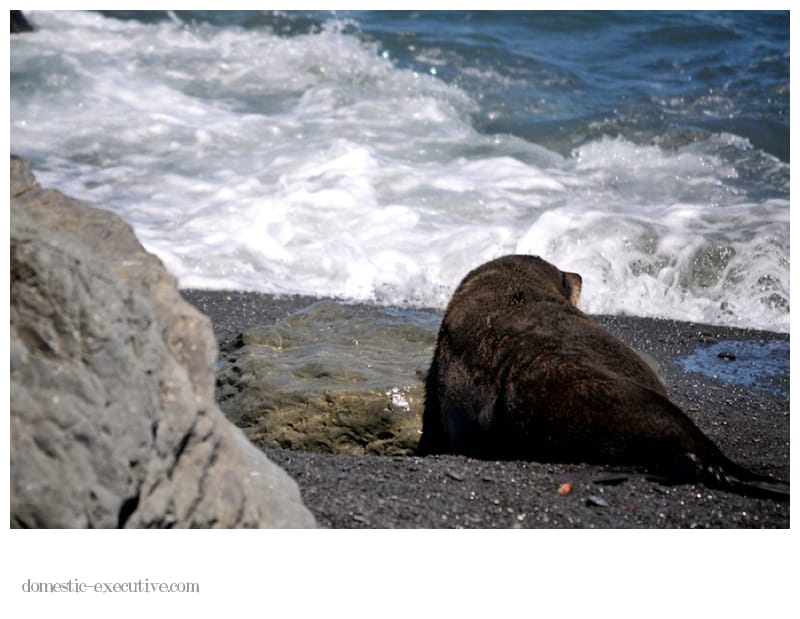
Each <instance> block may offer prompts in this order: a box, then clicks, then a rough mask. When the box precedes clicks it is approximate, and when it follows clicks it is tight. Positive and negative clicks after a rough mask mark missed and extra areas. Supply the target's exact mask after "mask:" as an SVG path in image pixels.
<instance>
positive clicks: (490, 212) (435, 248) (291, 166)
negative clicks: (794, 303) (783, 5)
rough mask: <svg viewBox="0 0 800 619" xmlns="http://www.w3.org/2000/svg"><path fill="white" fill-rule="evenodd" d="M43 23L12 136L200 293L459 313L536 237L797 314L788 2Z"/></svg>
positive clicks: (70, 15) (623, 302)
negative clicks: (466, 289)
mask: <svg viewBox="0 0 800 619" xmlns="http://www.w3.org/2000/svg"><path fill="white" fill-rule="evenodd" d="M28 16H29V18H30V20H31V21H32V22H33V23H34V25H35V26H36V27H37V31H36V32H35V33H32V34H24V35H12V37H11V46H10V64H11V132H10V135H11V150H12V152H14V153H16V154H19V155H21V156H23V157H26V158H28V159H30V160H31V161H32V163H33V167H34V171H35V173H36V174H37V176H38V178H39V180H40V182H42V183H43V184H44V185H46V186H51V187H56V188H58V189H61V190H62V191H64V192H66V193H69V194H70V195H73V196H75V197H78V198H80V199H83V200H86V201H89V202H91V203H93V204H95V205H97V206H100V207H102V208H106V209H109V210H112V211H114V212H116V213H118V214H119V215H121V216H122V217H123V218H125V219H126V220H127V221H128V222H129V223H130V224H131V225H132V226H133V227H134V229H135V231H136V234H137V236H138V237H139V239H140V240H141V242H142V243H143V244H144V245H145V247H146V248H147V249H148V250H150V251H152V252H154V253H155V254H157V255H158V256H159V257H160V258H161V259H162V260H163V261H164V263H165V265H166V266H167V268H168V269H169V270H170V271H171V272H172V273H174V274H175V275H176V277H177V278H178V280H179V284H180V285H181V286H182V287H194V288H209V289H239V290H254V291H262V292H271V293H302V294H313V295H318V296H333V297H337V298H342V299H349V300H357V301H365V302H373V303H377V304H381V305H387V306H399V307H403V306H434V307H444V306H445V305H446V303H447V300H448V299H449V296H450V294H451V293H452V291H453V289H454V288H455V286H456V285H457V284H458V282H459V281H460V279H461V278H462V277H463V276H464V275H465V274H466V273H467V272H468V271H469V270H470V269H471V268H473V267H475V266H477V265H478V264H480V263H482V262H484V261H486V260H489V259H491V258H494V257H497V256H500V255H503V254H507V253H514V252H522V253H534V254H539V255H541V256H543V257H544V258H546V259H548V260H550V261H552V262H553V263H555V264H556V265H557V266H559V267H560V268H562V269H564V270H570V271H576V272H578V273H580V274H581V275H582V276H583V281H584V285H583V298H582V302H581V306H582V308H583V309H584V310H585V311H587V312H590V313H613V314H619V313H624V314H632V315H639V316H661V317H668V318H675V319H681V320H691V321H697V322H704V323H710V324H722V325H734V326H749V327H757V328H765V329H770V330H775V331H788V330H789V17H788V13H737V12H725V13H718V12H691V13H680V12H679V13H673V12H659V13H651V12H635V13H618V12H591V13H587V12H553V13H520V12H513V13H503V12H499V13H495V12H469V11H464V12H450V13H441V12H395V11H390V12H382V11H374V12H345V13H338V12H337V13H333V12H271V11H270V12H187V13H184V12H178V13H172V12H133V13H96V12H68V11H63V12H42V13H39V12H31V13H28Z"/></svg>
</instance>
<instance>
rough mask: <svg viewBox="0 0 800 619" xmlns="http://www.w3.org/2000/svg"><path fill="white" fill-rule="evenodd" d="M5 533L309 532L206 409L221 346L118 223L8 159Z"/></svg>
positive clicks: (290, 485)
mask: <svg viewBox="0 0 800 619" xmlns="http://www.w3.org/2000/svg"><path fill="white" fill-rule="evenodd" d="M10 219H11V342H10V344H11V346H10V347H11V525H12V526H16V527H308V526H314V520H313V517H312V516H311V514H310V512H309V511H308V510H307V509H306V508H305V506H304V505H303V504H302V501H301V498H300V494H299V491H298V489H297V486H296V484H295V482H294V481H293V480H292V479H291V478H290V477H288V475H286V473H285V472H284V471H283V470H282V469H280V468H279V467H278V466H277V465H275V464H273V463H272V462H271V461H269V460H268V459H267V458H266V457H265V456H264V454H263V453H262V452H261V451H259V450H258V449H257V448H256V447H254V446H253V445H252V444H251V443H250V442H249V441H248V440H247V438H246V437H245V436H244V435H243V434H242V432H241V431H240V430H239V429H238V428H236V427H235V426H233V424H231V423H230V422H229V421H228V420H227V419H225V417H224V415H223V414H222V413H221V412H220V411H219V409H218V408H217V406H216V404H215V403H214V393H213V389H214V375H213V363H214V360H215V355H216V342H215V340H214V336H213V333H212V331H211V327H210V324H209V322H208V320H207V319H206V318H205V317H204V316H203V315H202V314H200V313H199V312H198V311H197V310H196V309H194V308H193V307H191V306H190V305H188V304H187V303H186V302H184V301H183V300H182V298H181V297H180V295H179V293H178V291H177V289H176V287H175V283H174V281H173V278H172V277H171V276H170V275H169V274H168V273H167V272H166V270H165V269H164V268H163V266H162V265H161V263H160V261H159V260H158V259H157V258H156V257H154V256H153V255H151V254H148V253H147V252H145V251H144V249H143V248H142V247H141V245H140V244H139V243H138V241H137V240H136V238H135V236H134V234H133V232H132V230H131V229H130V227H129V226H128V225H127V224H125V223H124V222H123V221H122V220H121V219H120V218H119V217H117V216H116V215H114V214H112V213H110V212H107V211H102V210H98V209H94V208H91V207H89V206H87V205H85V204H83V203H81V202H78V201H76V200H73V199H70V198H69V197H67V196H65V195H63V194H61V193H59V192H57V191H53V190H44V189H42V188H41V187H39V185H38V184H37V183H36V181H35V179H34V178H33V176H32V174H31V172H30V168H29V166H28V164H27V163H26V162H25V161H23V160H21V159H17V158H15V157H13V156H12V158H11V218H10Z"/></svg>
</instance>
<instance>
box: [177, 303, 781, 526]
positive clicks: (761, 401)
mask: <svg viewBox="0 0 800 619" xmlns="http://www.w3.org/2000/svg"><path fill="white" fill-rule="evenodd" d="M182 292H183V294H184V296H185V297H186V298H187V300H189V301H190V302H192V303H193V304H194V305H196V306H197V307H198V308H199V309H200V310H201V311H203V312H204V313H205V314H206V315H207V316H209V318H210V319H211V321H212V323H213V325H214V330H215V333H216V335H217V339H218V341H219V343H220V347H221V349H223V350H225V349H226V347H230V346H232V345H233V343H234V342H235V340H236V337H237V336H238V334H239V333H240V332H241V331H242V330H244V329H246V328H248V327H252V326H257V325H266V324H270V323H271V322H274V321H276V320H280V319H282V318H285V317H286V316H288V315H290V314H291V313H293V312H295V311H297V310H299V309H302V308H304V307H307V306H308V305H309V304H311V303H313V302H315V301H317V300H318V299H316V298H313V297H307V296H306V297H302V296H274V295H264V294H258V293H246V292H235V291H198V290H184V291H182ZM595 318H596V319H597V320H598V321H599V322H601V323H602V324H604V325H605V326H606V327H607V328H608V329H609V330H610V331H612V332H613V333H615V334H617V335H618V336H619V337H620V338H621V339H623V340H624V341H626V342H627V343H628V344H630V345H631V346H632V347H633V348H635V349H636V350H638V351H640V352H644V353H646V354H647V355H649V356H650V357H652V359H653V360H654V361H655V362H656V364H657V365H658V368H659V372H660V374H661V376H662V378H663V379H664V381H665V383H666V385H667V388H668V390H669V392H670V395H671V398H672V399H673V401H674V402H676V403H677V404H678V405H679V406H680V407H681V408H682V409H683V410H684V411H685V412H686V413H687V414H688V415H689V416H691V417H692V418H693V419H694V421H695V422H696V423H697V424H698V426H700V428H701V429H702V430H703V431H704V432H705V433H706V434H707V435H708V436H709V437H710V438H711V439H712V440H714V441H715V442H716V443H717V444H718V445H719V446H720V447H721V449H722V450H723V451H724V452H725V453H726V454H727V455H728V456H729V457H731V458H732V459H733V460H735V461H737V462H738V463H740V464H742V465H745V466H747V467H748V468H750V469H752V470H754V471H756V472H760V473H767V474H770V475H773V476H775V477H778V478H781V479H784V480H788V479H789V365H788V359H787V360H786V363H785V364H784V363H778V364H777V365H776V367H775V368H772V369H771V370H770V371H769V372H767V373H768V374H769V375H768V376H767V377H766V378H765V380H764V381H762V382H761V383H760V384H759V387H757V388H754V387H752V386H749V385H746V384H732V383H730V382H723V381H721V380H717V379H715V378H713V377H712V376H710V375H708V374H699V373H695V372H686V371H685V370H684V369H683V368H682V367H681V366H680V365H679V364H677V363H676V359H679V358H685V356H686V355H690V354H691V353H693V352H695V351H697V350H698V349H703V348H706V347H709V346H712V345H715V344H718V343H719V342H756V343H761V342H774V341H779V342H780V341H783V342H787V343H788V340H789V337H788V335H787V334H778V333H771V332H764V331H753V330H743V329H734V328H728V327H713V326H708V325H697V324H692V323H683V322H676V321H671V320H658V319H649V318H635V317H621V316H598V317H595ZM723 347H724V345H723ZM731 349H732V350H736V347H735V345H731ZM721 354H722V356H720V357H719V358H720V363H725V364H728V365H727V366H726V367H736V366H732V365H730V364H736V363H739V364H740V366H741V367H742V368H743V369H744V365H743V364H744V362H745V360H744V359H742V358H738V359H737V358H735V357H736V355H732V354H727V353H725V354H723V353H721ZM721 367H722V366H721ZM757 373H758V372H757ZM265 452H266V453H267V455H268V456H269V457H270V458H272V459H273V460H274V461H275V462H277V463H278V464H280V465H281V466H282V467H284V468H285V469H286V470H287V471H288V472H289V473H290V474H291V475H292V476H293V477H294V478H295V479H296V480H297V483H298V485H299V486H300V490H301V492H302V494H303V498H304V501H305V503H306V505H307V506H308V507H309V509H310V510H311V511H312V512H313V513H314V515H315V517H316V518H317V521H318V523H319V524H320V526H323V527H334V528H365V527H366V528H407V527H413V528H441V527H445V528H452V527H466V528H511V527H514V528H518V527H519V528H563V527H578V528H598V527H599V528H619V527H648V528H649V527H691V528H697V527H725V528H728V527H767V528H783V527H788V526H789V503H788V502H779V501H775V500H770V499H760V498H751V497H746V496H741V495H737V494H732V493H728V492H722V491H719V490H710V489H708V488H705V487H704V486H701V485H695V484H681V485H671V486H667V485H663V484H659V483H656V482H652V481H648V480H646V479H644V478H642V477H637V476H630V475H628V476H622V479H611V480H607V481H615V482H616V483H595V481H594V480H595V479H596V478H597V477H598V476H602V474H603V472H602V471H599V470H597V469H596V468H592V467H587V466H586V465H581V464H569V465H567V464H542V463H536V462H494V461H481V460H474V459H470V458H464V457H459V456H434V457H426V458H419V457H408V456H406V457H402V456H398V457H388V456H367V455H365V456H346V455H331V454H318V453H306V452H296V451H286V450H275V449H265ZM564 484H569V488H570V491H569V492H566V493H564V492H563V489H565V488H566V486H565V485H564ZM559 489H562V493H559Z"/></svg>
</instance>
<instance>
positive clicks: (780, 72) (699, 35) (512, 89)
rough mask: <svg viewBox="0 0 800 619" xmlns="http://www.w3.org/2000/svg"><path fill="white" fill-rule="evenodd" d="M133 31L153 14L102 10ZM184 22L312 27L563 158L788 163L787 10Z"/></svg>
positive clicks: (202, 18)
mask: <svg viewBox="0 0 800 619" xmlns="http://www.w3.org/2000/svg"><path fill="white" fill-rule="evenodd" d="M107 14H109V15H114V16H116V17H122V16H125V17H126V18H128V19H137V20H141V21H145V22H150V21H156V20H165V19H169V16H168V15H167V14H166V12H147V13H146V14H145V13H144V12H127V13H119V12H107ZM172 15H174V16H175V17H177V18H178V19H180V20H182V21H185V22H186V23H189V24H213V25H215V26H219V27H225V26H231V27H233V26H235V27H241V28H246V29H256V30H257V29H262V28H266V29H270V30H271V31H274V32H276V33H279V34H281V35H283V36H298V35H301V34H307V33H309V32H314V31H318V30H319V29H320V28H322V26H323V25H324V24H325V23H326V22H328V21H330V20H331V19H338V20H348V24H347V26H346V27H345V29H346V30H347V31H351V32H353V33H355V34H356V35H357V36H359V37H361V38H363V39H365V40H368V41H371V40H374V41H376V42H377V43H378V45H379V47H380V49H381V50H382V51H383V52H384V53H386V54H388V55H389V57H390V58H392V60H393V61H394V62H395V63H396V64H397V65H398V66H400V67H407V68H411V69H414V70H416V71H421V72H430V71H434V72H435V74H436V75H437V76H438V77H439V78H440V79H442V80H445V81H447V82H450V83H453V84H455V85H457V86H459V87H460V88H462V89H464V90H465V91H467V92H469V93H470V94H471V95H472V96H473V97H474V98H475V99H476V100H477V101H479V102H480V105H481V108H480V110H479V111H478V112H476V123H477V124H478V127H480V129H481V130H483V131H485V132H489V133H506V132H508V133H512V134H515V135H519V136H521V137H524V138H526V139H529V140H532V141H534V142H537V143H542V144H544V145H547V146H548V147H551V148H555V149H556V150H560V151H563V152H565V153H567V152H569V150H570V149H571V148H573V147H574V146H577V145H579V144H581V143H582V142H584V141H586V140H587V139H588V138H591V137H597V136H599V135H622V136H624V137H626V138H628V139H631V140H637V141H648V140H658V141H659V142H662V143H663V142H665V141H667V140H669V139H670V138H671V139H673V140H674V141H675V142H674V143H681V141H683V140H685V139H691V136H692V134H693V131H698V130H699V131H710V132H718V131H725V132H729V133H733V134H736V135H739V136H742V137H746V138H747V139H749V140H750V142H751V144H752V145H753V146H754V147H756V148H759V149H762V150H764V151H766V152H768V153H771V154H773V155H775V156H776V157H779V158H780V159H781V160H782V161H787V162H788V161H789V14H788V12H759V11H336V12H299V11H292V12H260V11H217V12H212V11H189V12H182V11H177V12H174V13H172Z"/></svg>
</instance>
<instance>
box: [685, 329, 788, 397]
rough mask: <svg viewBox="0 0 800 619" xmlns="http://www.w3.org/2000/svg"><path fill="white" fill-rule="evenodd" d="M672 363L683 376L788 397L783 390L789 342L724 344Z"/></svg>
mask: <svg viewBox="0 0 800 619" xmlns="http://www.w3.org/2000/svg"><path fill="white" fill-rule="evenodd" d="M676 363H677V364H678V365H679V366H680V367H681V368H683V369H684V370H685V371H687V372H696V373H698V374H704V375H706V376H710V377H712V378H716V379H717V380H721V381H723V382H725V383H728V384H730V385H739V386H742V387H746V388H748V389H760V390H763V391H769V392H771V393H775V394H778V395H783V396H786V397H788V396H789V393H788V391H786V389H785V388H784V386H785V385H786V368H787V367H788V366H789V342H787V341H784V340H740V341H736V340H725V341H721V342H717V343H715V344H713V345H712V346H708V347H706V348H698V349H697V350H695V351H694V352H692V353H691V354H689V355H686V356H685V357H680V358H679V359H676Z"/></svg>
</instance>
